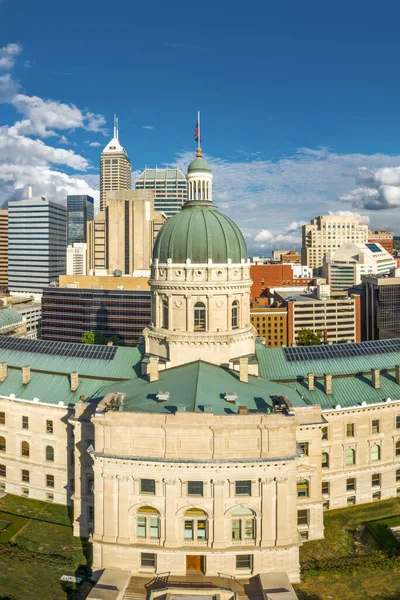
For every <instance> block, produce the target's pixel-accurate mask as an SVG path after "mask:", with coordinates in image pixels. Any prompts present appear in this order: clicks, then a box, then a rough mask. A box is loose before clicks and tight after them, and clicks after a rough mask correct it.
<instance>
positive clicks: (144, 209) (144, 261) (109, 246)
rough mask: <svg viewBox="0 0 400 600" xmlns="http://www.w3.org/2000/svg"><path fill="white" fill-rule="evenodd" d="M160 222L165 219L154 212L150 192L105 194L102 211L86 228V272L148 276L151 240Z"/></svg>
mask: <svg viewBox="0 0 400 600" xmlns="http://www.w3.org/2000/svg"><path fill="white" fill-rule="evenodd" d="M164 221H165V216H164V215H163V214H162V213H160V212H157V211H155V210H154V193H153V192H152V191H150V190H149V191H145V190H120V191H115V192H114V191H113V192H107V193H106V197H105V200H104V203H103V210H101V211H100V212H99V214H98V215H97V217H96V219H95V220H93V221H90V222H89V224H88V250H87V252H88V254H87V269H88V272H89V273H90V274H91V275H112V274H113V273H114V272H115V271H118V272H121V274H122V275H135V274H141V273H142V272H143V271H146V272H148V270H149V269H150V262H151V253H152V251H153V244H154V239H155V237H156V235H157V233H158V231H159V229H160V228H161V226H162V224H163V223H164Z"/></svg>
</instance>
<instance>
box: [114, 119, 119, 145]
mask: <svg viewBox="0 0 400 600" xmlns="http://www.w3.org/2000/svg"><path fill="white" fill-rule="evenodd" d="M114 137H115V139H116V140H117V139H118V118H117V115H115V114H114Z"/></svg>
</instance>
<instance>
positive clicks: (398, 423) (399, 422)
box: [0, 413, 400, 429]
mask: <svg viewBox="0 0 400 600" xmlns="http://www.w3.org/2000/svg"><path fill="white" fill-rule="evenodd" d="M3 414H4V413H3ZM0 423H1V413H0ZM396 429H400V415H397V417H396Z"/></svg>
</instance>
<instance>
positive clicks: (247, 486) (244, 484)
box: [235, 480, 251, 496]
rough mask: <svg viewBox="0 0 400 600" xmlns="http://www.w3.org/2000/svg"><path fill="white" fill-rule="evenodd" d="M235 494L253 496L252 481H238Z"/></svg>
mask: <svg viewBox="0 0 400 600" xmlns="http://www.w3.org/2000/svg"><path fill="white" fill-rule="evenodd" d="M235 494H236V496H251V481H250V480H246V481H236V482H235Z"/></svg>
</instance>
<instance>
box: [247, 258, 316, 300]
mask: <svg viewBox="0 0 400 600" xmlns="http://www.w3.org/2000/svg"><path fill="white" fill-rule="evenodd" d="M250 278H251V279H252V281H253V285H252V286H251V292H250V294H251V301H252V302H253V301H254V300H255V299H256V298H258V297H259V296H263V295H265V292H266V290H267V289H268V288H269V287H280V286H286V285H287V286H293V285H296V286H297V285H298V286H301V287H306V286H308V285H312V283H313V281H314V280H313V279H312V278H309V277H295V276H294V273H293V267H292V265H285V264H279V265H251V267H250Z"/></svg>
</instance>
